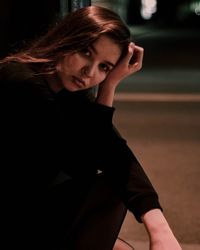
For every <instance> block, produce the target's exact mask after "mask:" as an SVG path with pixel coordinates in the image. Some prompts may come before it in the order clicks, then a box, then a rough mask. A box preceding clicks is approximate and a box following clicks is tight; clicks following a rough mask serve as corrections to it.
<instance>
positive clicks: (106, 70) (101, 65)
mask: <svg viewBox="0 0 200 250" xmlns="http://www.w3.org/2000/svg"><path fill="white" fill-rule="evenodd" d="M100 69H101V70H102V71H104V72H106V73H107V72H109V71H110V67H109V66H108V65H106V64H104V63H102V64H100Z"/></svg>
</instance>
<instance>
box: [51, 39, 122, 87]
mask: <svg viewBox="0 0 200 250" xmlns="http://www.w3.org/2000/svg"><path fill="white" fill-rule="evenodd" d="M120 55H121V49H120V47H119V45H117V44H116V43H115V42H114V41H113V40H112V39H110V38H109V37H107V36H105V35H102V36H100V38H99V39H97V41H95V42H94V43H93V44H92V45H91V46H89V47H88V48H85V49H83V50H82V51H80V52H76V53H72V54H70V55H67V56H65V57H64V58H63V59H61V60H60V61H59V62H58V64H57V65H56V74H57V81H56V82H54V86H52V84H51V87H52V89H53V90H54V91H55V92H58V91H59V90H61V89H63V88H66V89H67V90H69V91H77V90H81V89H87V88H90V87H93V86H95V85H98V84H100V83H101V82H102V81H103V80H104V79H105V78H106V77H107V75H108V74H109V72H110V71H111V70H112V69H113V67H114V66H115V65H116V63H117V61H118V60H119V58H120Z"/></svg>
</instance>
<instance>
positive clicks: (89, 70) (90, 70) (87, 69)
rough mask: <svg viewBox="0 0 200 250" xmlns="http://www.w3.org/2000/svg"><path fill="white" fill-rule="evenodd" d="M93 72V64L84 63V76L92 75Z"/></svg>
mask: <svg viewBox="0 0 200 250" xmlns="http://www.w3.org/2000/svg"><path fill="white" fill-rule="evenodd" d="M94 73H95V66H94V65H92V64H91V65H89V64H88V65H85V66H84V67H83V68H82V74H83V75H84V76H86V77H92V76H94Z"/></svg>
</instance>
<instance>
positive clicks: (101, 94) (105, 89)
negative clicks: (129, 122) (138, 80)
mask: <svg viewBox="0 0 200 250" xmlns="http://www.w3.org/2000/svg"><path fill="white" fill-rule="evenodd" d="M114 95H115V87H114V86H110V85H109V84H106V83H104V84H103V85H100V86H99V90H98V94H97V97H96V103H98V104H102V105H105V106H108V107H112V106H113V100H114Z"/></svg>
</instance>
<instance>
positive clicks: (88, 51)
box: [81, 48, 91, 56]
mask: <svg viewBox="0 0 200 250" xmlns="http://www.w3.org/2000/svg"><path fill="white" fill-rule="evenodd" d="M81 52H82V54H84V55H85V56H90V55H91V52H90V50H89V49H88V48H85V49H82V51H81Z"/></svg>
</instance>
